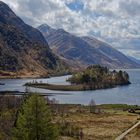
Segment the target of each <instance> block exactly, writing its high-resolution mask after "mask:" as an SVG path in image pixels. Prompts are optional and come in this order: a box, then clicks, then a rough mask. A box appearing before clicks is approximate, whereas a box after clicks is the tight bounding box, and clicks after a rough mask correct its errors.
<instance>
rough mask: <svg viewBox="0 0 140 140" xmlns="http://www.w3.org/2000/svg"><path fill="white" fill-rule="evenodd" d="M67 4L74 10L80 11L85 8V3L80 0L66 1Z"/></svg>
mask: <svg viewBox="0 0 140 140" xmlns="http://www.w3.org/2000/svg"><path fill="white" fill-rule="evenodd" d="M66 6H67V7H68V8H70V9H71V10H72V11H80V10H83V8H84V3H83V2H81V1H80V0H74V1H72V2H69V3H66Z"/></svg>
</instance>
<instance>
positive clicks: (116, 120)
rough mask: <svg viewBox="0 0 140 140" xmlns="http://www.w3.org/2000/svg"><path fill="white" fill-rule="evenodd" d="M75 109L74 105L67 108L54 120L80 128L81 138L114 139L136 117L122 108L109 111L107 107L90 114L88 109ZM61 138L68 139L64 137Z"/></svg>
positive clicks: (132, 122) (133, 122) (85, 139)
mask: <svg viewBox="0 0 140 140" xmlns="http://www.w3.org/2000/svg"><path fill="white" fill-rule="evenodd" d="M74 110H75V111H74ZM76 110H77V108H76V107H74V108H71V109H70V110H67V111H68V113H67V115H65V116H64V117H61V116H59V117H58V116H57V117H56V119H55V120H56V121H61V120H65V121H67V122H70V123H71V124H72V125H73V126H77V127H80V128H82V130H83V133H84V139H83V140H114V139H115V138H116V137H117V136H119V135H120V134H121V133H123V132H124V131H125V130H127V129H128V128H129V127H131V126H132V125H133V124H135V123H136V121H137V118H138V116H137V115H133V114H129V113H127V112H124V111H122V110H115V111H109V109H107V110H102V113H100V114H91V113H89V112H88V111H84V112H80V113H79V112H77V111H76ZM85 110H86V109H85ZM109 112H110V113H109ZM62 140H69V139H68V138H64V139H62ZM70 140H71V139H70Z"/></svg>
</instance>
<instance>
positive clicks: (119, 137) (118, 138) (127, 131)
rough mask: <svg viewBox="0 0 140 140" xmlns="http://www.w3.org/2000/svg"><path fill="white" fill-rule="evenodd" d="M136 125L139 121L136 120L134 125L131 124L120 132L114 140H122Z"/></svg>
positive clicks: (139, 123)
mask: <svg viewBox="0 0 140 140" xmlns="http://www.w3.org/2000/svg"><path fill="white" fill-rule="evenodd" d="M138 125H140V121H138V122H137V123H136V124H135V125H133V126H132V127H131V128H129V129H128V130H126V131H125V132H124V133H122V134H121V135H120V136H118V137H117V138H116V139H115V140H122V139H123V138H124V137H125V136H126V135H127V134H128V133H129V132H130V131H132V130H133V129H134V128H136V127H137V126H138Z"/></svg>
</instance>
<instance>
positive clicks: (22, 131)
mask: <svg viewBox="0 0 140 140" xmlns="http://www.w3.org/2000/svg"><path fill="white" fill-rule="evenodd" d="M57 139H58V131H57V129H56V128H55V127H54V125H53V124H52V123H51V114H50V111H49V109H48V107H47V105H46V103H45V100H44V98H43V97H41V96H39V95H37V94H32V95H31V96H30V97H28V99H26V101H25V102H24V103H23V105H22V108H21V109H20V111H19V113H18V115H17V120H16V123H15V127H14V130H13V140H57Z"/></svg>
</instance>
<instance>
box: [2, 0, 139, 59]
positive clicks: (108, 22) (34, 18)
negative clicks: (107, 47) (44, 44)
mask: <svg viewBox="0 0 140 140" xmlns="http://www.w3.org/2000/svg"><path fill="white" fill-rule="evenodd" d="M3 1H4V2H5V3H7V4H9V6H10V7H11V8H12V9H13V10H14V11H15V13H16V14H17V15H19V16H20V17H21V18H22V19H23V20H24V21H25V22H26V23H28V24H30V25H32V26H34V27H36V26H39V25H40V24H43V23H47V24H49V25H51V26H52V27H55V28H64V29H65V30H67V31H69V32H72V33H75V34H78V35H87V34H88V35H94V36H96V37H99V38H101V39H104V40H106V41H108V42H109V43H111V44H112V45H114V47H116V48H118V49H120V47H121V48H122V49H123V52H124V53H126V54H128V50H129V51H130V50H133V53H131V55H133V56H135V54H136V56H137V57H139V58H140V56H139V55H138V54H139V53H137V51H139V50H140V46H138V45H136V43H135V42H133V43H132V42H131V43H130V44H129V45H128V43H129V41H131V40H134V39H137V40H140V24H139V23H140V14H139V13H140V0H12V1H11V0H3ZM73 2H75V3H76V2H81V3H83V5H84V7H83V8H82V9H81V10H80V9H79V10H78V11H75V10H72V9H70V8H69V7H68V6H67V4H69V3H73ZM134 48H135V49H134ZM129 54H130V53H129Z"/></svg>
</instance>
